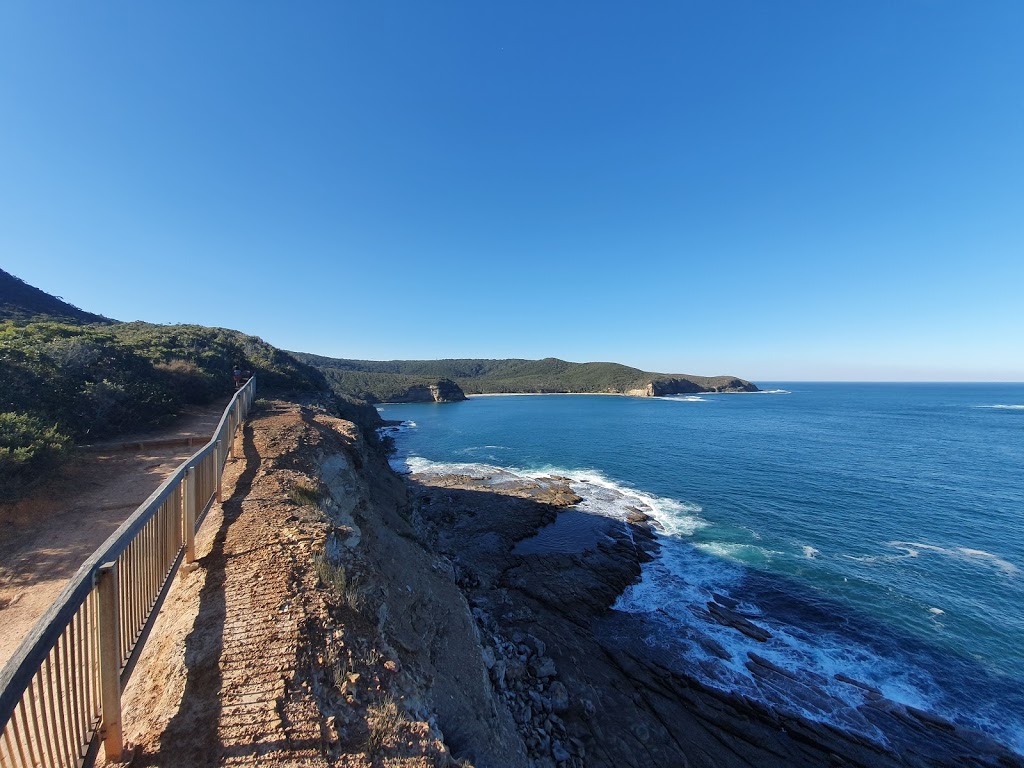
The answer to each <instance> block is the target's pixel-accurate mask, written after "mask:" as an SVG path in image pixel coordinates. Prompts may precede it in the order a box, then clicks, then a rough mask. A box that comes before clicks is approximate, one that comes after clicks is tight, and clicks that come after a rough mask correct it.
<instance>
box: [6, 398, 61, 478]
mask: <svg viewBox="0 0 1024 768" xmlns="http://www.w3.org/2000/svg"><path fill="white" fill-rule="evenodd" d="M70 444H71V438H70V437H68V436H67V435H65V434H63V433H62V432H61V431H60V430H58V429H57V427H56V426H50V425H47V424H46V423H45V422H44V421H42V420H41V419H38V418H35V417H33V416H29V415H26V414H23V413H0V498H13V497H14V496H15V495H16V494H17V493H18V492H19V491H21V490H23V489H24V488H25V487H26V486H27V485H29V484H30V483H31V482H32V481H33V480H34V479H36V478H38V477H40V476H41V475H42V474H43V473H44V472H46V471H47V470H49V469H52V468H53V467H54V466H56V465H57V464H58V463H59V462H60V460H61V459H62V458H63V457H64V455H65V454H66V453H67V450H68V447H69V446H70Z"/></svg>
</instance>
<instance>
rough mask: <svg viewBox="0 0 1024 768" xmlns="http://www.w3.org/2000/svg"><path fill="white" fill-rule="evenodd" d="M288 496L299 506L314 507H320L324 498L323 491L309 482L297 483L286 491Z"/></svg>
mask: <svg viewBox="0 0 1024 768" xmlns="http://www.w3.org/2000/svg"><path fill="white" fill-rule="evenodd" d="M288 498H289V499H291V500H292V501H293V502H294V503H296V504H298V505H299V506H300V507H314V508H315V509H320V504H321V502H323V500H324V493H323V491H321V490H320V489H319V488H318V487H316V486H315V485H312V484H310V483H304V482H303V483H297V484H296V485H295V486H293V487H292V488H291V490H289V491H288Z"/></svg>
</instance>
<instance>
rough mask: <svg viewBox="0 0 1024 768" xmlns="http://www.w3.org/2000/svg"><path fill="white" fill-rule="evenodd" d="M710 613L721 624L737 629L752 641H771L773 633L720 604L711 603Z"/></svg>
mask: <svg viewBox="0 0 1024 768" xmlns="http://www.w3.org/2000/svg"><path fill="white" fill-rule="evenodd" d="M708 613H710V614H711V615H712V616H713V617H714V619H715V621H717V622H718V623H719V624H722V625H724V626H727V627H732V628H733V629H737V630H739V631H740V632H742V633H743V634H744V635H746V636H747V637H749V638H750V639H751V640H757V642H759V643H763V642H765V641H766V640H769V639H770V638H771V636H772V633H771V632H769V631H768V630H767V629H762V628H761V627H759V626H757V625H756V624H754V623H753V622H751V621H749V620H748V619H745V618H743V617H742V616H740V615H739V614H738V613H736V611H733V610H730V609H729V608H726V607H725V606H721V605H719V604H718V603H715V602H709V603H708Z"/></svg>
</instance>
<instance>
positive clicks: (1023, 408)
mask: <svg viewBox="0 0 1024 768" xmlns="http://www.w3.org/2000/svg"><path fill="white" fill-rule="evenodd" d="M974 407H975V408H996V409H999V410H1003V411H1024V405H1003V404H1001V403H1000V404H998V405H976V406H974Z"/></svg>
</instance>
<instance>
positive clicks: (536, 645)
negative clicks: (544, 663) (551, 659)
mask: <svg viewBox="0 0 1024 768" xmlns="http://www.w3.org/2000/svg"><path fill="white" fill-rule="evenodd" d="M525 642H526V645H528V646H530V647H531V648H532V649H533V651H534V653H536V654H537V655H538V656H543V655H544V654H545V653H546V652H547V649H548V647H547V645H545V644H544V641H543V640H541V639H540V638H539V637H534V636H533V635H527V636H526V639H525Z"/></svg>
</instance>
